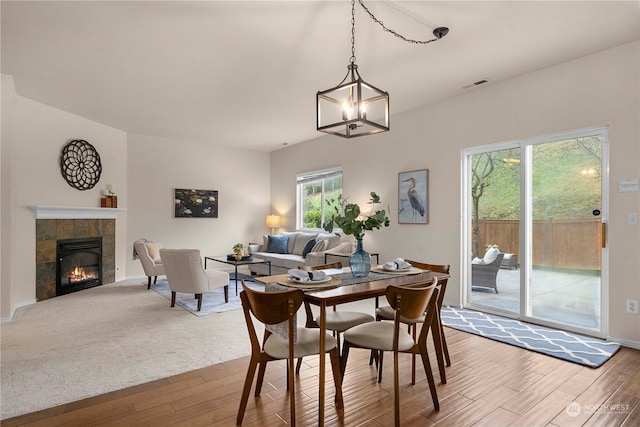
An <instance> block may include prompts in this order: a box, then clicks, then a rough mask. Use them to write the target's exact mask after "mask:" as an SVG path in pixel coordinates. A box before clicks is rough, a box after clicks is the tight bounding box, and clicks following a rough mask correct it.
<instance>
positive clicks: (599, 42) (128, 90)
mask: <svg viewBox="0 0 640 427" xmlns="http://www.w3.org/2000/svg"><path fill="white" fill-rule="evenodd" d="M365 5H367V7H369V9H370V10H371V11H372V12H373V13H374V14H375V15H376V16H378V17H379V18H380V19H381V20H383V21H384V23H385V25H386V26H388V27H390V28H392V29H394V30H396V31H397V32H399V33H401V34H403V35H405V36H407V37H409V38H413V39H429V38H432V34H431V32H432V30H433V28H435V27H438V26H446V27H449V28H450V32H449V35H448V36H446V37H445V38H443V39H442V40H440V41H438V42H436V43H430V44H426V45H416V44H410V43H407V42H404V41H402V40H400V39H399V38H396V37H394V36H393V35H392V34H389V33H387V32H384V31H383V29H382V28H381V27H380V26H379V25H378V24H376V23H375V22H373V21H372V20H371V19H370V18H369V16H368V15H366V13H365V12H364V10H363V9H362V7H361V6H360V5H359V4H358V2H357V1H356V43H355V47H356V58H357V61H356V63H357V64H358V66H359V71H360V74H361V76H362V78H363V79H364V80H365V81H367V82H369V83H371V84H374V85H375V86H378V87H379V88H381V89H383V90H386V91H388V92H389V93H390V98H391V113H392V115H393V114H397V113H400V112H402V111H407V110H411V109H415V108H419V107H420V106H422V105H425V104H430V103H434V102H437V101H439V100H442V99H445V98H448V97H452V96H456V95H459V94H461V93H463V92H464V91H466V90H481V89H480V88H481V87H477V88H472V89H462V87H463V86H466V85H468V84H470V83H473V82H475V81H478V80H481V79H488V80H489V83H488V84H487V85H490V84H494V83H496V82H499V81H502V80H506V79H510V78H513V77H516V76H519V75H523V74H526V73H529V72H532V71H535V70H538V69H541V68H545V67H548V66H552V65H554V64H558V63H561V62H565V61H568V60H572V59H575V58H579V57H581V56H584V55H588V54H590V53H593V52H597V51H600V50H603V49H607V48H610V47H613V46H617V45H621V44H624V43H627V42H630V41H633V40H638V39H640V24H639V22H640V3H639V2H638V1H566V2H558V1H530V2H524V1H441V2H435V1H408V2H395V1H394V2H390V1H372V0H367V1H365ZM1 8H2V9H1V13H2V28H1V29H2V46H1V48H2V50H1V53H2V73H4V74H10V75H12V76H13V78H14V82H15V85H16V91H17V93H18V94H19V95H22V96H24V97H26V98H30V99H33V100H36V101H39V102H42V103H44V104H48V105H51V106H55V107H58V108H60V109H62V110H66V111H69V112H72V113H74V114H77V115H80V116H83V117H87V118H89V119H92V120H95V121H97V122H100V123H104V124H106V125H109V126H112V127H115V128H118V129H122V130H124V131H127V132H132V133H140V134H146V135H154V136H161V137H167V138H177V139H185V140H194V141H202V142H206V143H210V144H220V145H225V146H233V147H238V148H247V149H254V150H261V151H273V150H277V149H279V148H282V146H283V144H295V143H299V142H302V141H306V140H310V139H313V138H317V137H319V136H322V135H324V134H321V133H319V132H317V131H316V130H315V126H316V123H315V94H316V92H317V91H318V90H324V89H328V88H330V87H332V86H335V85H337V84H338V83H340V81H341V80H342V79H343V77H344V76H345V75H346V71H347V68H346V67H347V65H348V62H349V58H350V55H351V40H350V39H351V5H350V2H349V1H347V0H344V1H273V2H270V1H193V2H191V1H173V2H167V1H124V2H116V1H103V2H85V1H70V2H58V1H44V2H33V1H23V2H11V1H4V0H3V1H2V3H1ZM391 131H392V132H393V127H392V129H391ZM336 138H337V137H336Z"/></svg>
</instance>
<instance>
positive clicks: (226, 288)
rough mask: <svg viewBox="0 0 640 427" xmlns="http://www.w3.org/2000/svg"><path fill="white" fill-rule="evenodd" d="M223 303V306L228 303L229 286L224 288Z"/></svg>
mask: <svg viewBox="0 0 640 427" xmlns="http://www.w3.org/2000/svg"><path fill="white" fill-rule="evenodd" d="M224 302H225V304H226V303H228V302H229V285H227V286H225V287H224Z"/></svg>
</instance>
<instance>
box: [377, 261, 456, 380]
mask: <svg viewBox="0 0 640 427" xmlns="http://www.w3.org/2000/svg"><path fill="white" fill-rule="evenodd" d="M405 261H407V262H408V263H409V264H411V265H412V266H414V267H416V268H420V269H422V270H430V271H434V272H436V273H444V274H449V270H450V268H451V267H450V265H449V264H428V263H424V262H420V261H412V260H405ZM438 285H439V286H440V291H439V293H438V301H437V304H436V307H437V311H436V315H435V317H434V324H433V325H432V327H433V330H432V331H431V333H432V337H433V344H434V347H435V350H436V359H437V361H438V372H439V373H440V382H442V384H446V383H447V376H446V372H445V365H446V366H451V358H450V357H449V349H448V347H447V341H446V339H445V336H444V327H443V326H442V320H441V318H440V311H441V309H442V303H443V301H444V294H445V292H446V290H447V279H440V280H439V281H438ZM393 316H394V311H393V308H392V307H390V306H382V307H378V308H377V309H376V321H380V320H393ZM401 321H402V322H403V323H406V324H407V325H408V327H409V330H410V331H412V332H413V336H414V338H415V336H416V328H417V325H418V324H422V323H423V322H424V316H420V317H418V318H417V319H406V318H403V319H401ZM436 324H437V328H436ZM373 360H375V353H374V352H372V354H371V359H370V361H369V362H370V364H371V363H372V362H373ZM376 364H377V367H378V382H381V381H382V362H381V361H379V360H376ZM415 383H416V358H415V356H414V357H412V361H411V384H415Z"/></svg>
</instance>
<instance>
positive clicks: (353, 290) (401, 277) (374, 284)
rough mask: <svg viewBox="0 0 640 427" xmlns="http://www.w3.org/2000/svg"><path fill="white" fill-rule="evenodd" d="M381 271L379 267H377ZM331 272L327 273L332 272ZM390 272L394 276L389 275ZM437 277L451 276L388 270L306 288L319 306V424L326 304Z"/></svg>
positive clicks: (277, 278) (282, 278)
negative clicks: (358, 279)
mask: <svg viewBox="0 0 640 427" xmlns="http://www.w3.org/2000/svg"><path fill="white" fill-rule="evenodd" d="M372 270H377V269H372ZM342 271H343V272H345V273H346V272H350V270H349V268H344V269H343V270H342ZM378 271H379V270H378ZM333 272H335V270H332V272H328V274H333ZM288 276H289V275H288V274H278V275H274V276H261V277H256V278H255V279H254V280H255V281H256V282H258V283H262V284H267V283H273V282H275V283H281V284H282V283H285V282H287V278H288ZM376 276H377V277H376ZM389 276H391V277H389ZM434 277H437V278H438V280H441V279H448V278H449V277H450V276H449V275H448V274H444V273H436V272H432V271H422V270H421V272H420V273H417V274H385V277H384V278H380V275H379V274H370V275H369V276H368V277H366V278H362V280H363V281H362V282H359V283H356V284H345V285H338V286H336V287H332V288H329V289H321V290H314V291H305V301H307V302H309V304H313V305H316V306H318V307H319V309H320V322H319V325H320V355H319V356H320V362H319V364H320V373H319V375H320V382H319V391H318V394H319V396H318V425H319V426H323V425H324V396H325V378H326V366H325V360H326V359H325V357H326V354H325V350H326V343H325V334H326V330H327V328H326V312H327V307H331V306H334V305H339V304H346V303H349V302H354V301H361V300H366V299H369V298H375V297H380V296H384V295H385V290H386V288H387V286H389V285H396V286H407V287H412V286H421V285H426V284H430V283H431V282H432V281H433V278H434Z"/></svg>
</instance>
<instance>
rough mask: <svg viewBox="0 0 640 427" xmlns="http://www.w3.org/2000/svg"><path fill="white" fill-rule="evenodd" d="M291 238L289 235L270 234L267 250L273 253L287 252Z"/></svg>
mask: <svg viewBox="0 0 640 427" xmlns="http://www.w3.org/2000/svg"><path fill="white" fill-rule="evenodd" d="M288 243H289V238H288V237H287V236H269V243H267V252H271V253H272V254H286V253H288V252H287V244H288Z"/></svg>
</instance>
